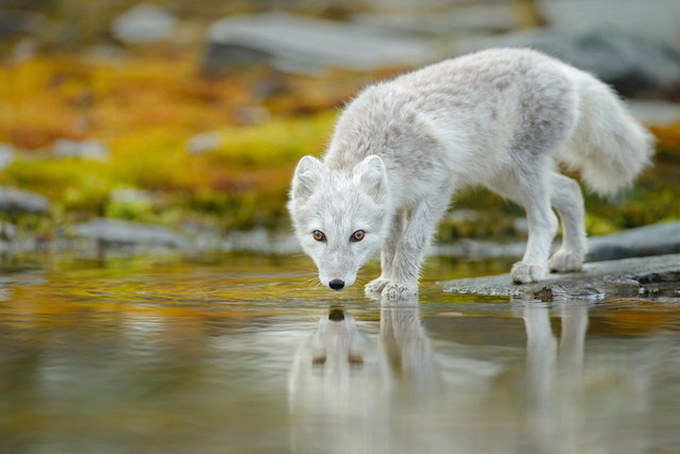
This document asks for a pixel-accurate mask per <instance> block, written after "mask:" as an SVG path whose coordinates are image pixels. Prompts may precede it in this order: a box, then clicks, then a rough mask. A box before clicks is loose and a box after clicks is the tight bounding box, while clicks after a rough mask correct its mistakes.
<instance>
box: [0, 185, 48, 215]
mask: <svg viewBox="0 0 680 454" xmlns="http://www.w3.org/2000/svg"><path fill="white" fill-rule="evenodd" d="M49 211H50V204H49V202H48V201H47V199H46V198H44V197H43V196H41V195H39V194H36V193H34V192H30V191H25V190H23V189H17V188H11V187H8V186H0V212H3V213H34V214H46V213H49Z"/></svg>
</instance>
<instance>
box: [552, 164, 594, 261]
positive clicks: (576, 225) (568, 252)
mask: <svg viewBox="0 0 680 454" xmlns="http://www.w3.org/2000/svg"><path fill="white" fill-rule="evenodd" d="M551 183H552V184H551V193H550V201H551V203H552V205H553V206H554V207H555V209H556V210H557V213H558V214H559V216H560V221H561V223H562V245H561V246H560V248H559V249H558V250H557V251H556V252H555V253H554V254H553V255H552V257H550V260H549V261H548V266H549V267H550V270H551V271H556V272H560V273H565V272H570V271H580V270H581V269H582V267H583V259H584V257H585V253H586V251H587V246H586V232H585V226H584V220H583V219H584V216H585V210H584V207H583V194H582V193H581V188H580V187H579V185H578V183H577V182H576V181H574V180H572V179H571V178H569V177H566V176H564V175H561V174H559V173H553V174H552V176H551Z"/></svg>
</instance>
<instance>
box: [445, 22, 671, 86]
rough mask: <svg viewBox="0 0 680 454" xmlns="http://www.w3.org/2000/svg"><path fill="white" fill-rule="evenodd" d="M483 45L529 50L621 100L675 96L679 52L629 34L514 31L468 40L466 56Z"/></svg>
mask: <svg viewBox="0 0 680 454" xmlns="http://www.w3.org/2000/svg"><path fill="white" fill-rule="evenodd" d="M488 47H531V48H533V49H537V50H541V51H543V52H546V53H548V54H550V55H552V56H555V57H557V58H559V59H561V60H564V61H565V62H568V63H570V64H572V65H574V66H576V67H578V68H581V69H584V70H586V71H588V72H590V73H593V74H595V75H596V76H597V77H599V78H600V79H602V80H603V81H604V82H606V83H608V84H610V85H612V86H613V87H614V88H615V89H616V90H617V91H618V92H619V93H620V94H621V95H622V96H625V97H634V96H638V95H645V96H648V95H655V96H673V95H677V94H678V93H680V53H678V52H677V51H675V50H673V49H672V48H671V47H670V46H668V45H666V44H664V43H662V42H660V41H654V40H652V39H647V38H642V37H640V36H638V35H635V34H632V33H630V32H624V31H617V30H611V29H594V30H585V31H554V30H549V31H538V32H516V33H510V34H507V35H501V36H497V37H487V38H479V39H473V40H468V41H467V42H464V43H463V44H462V45H461V46H459V48H458V53H467V52H471V51H475V50H480V49H484V48H488Z"/></svg>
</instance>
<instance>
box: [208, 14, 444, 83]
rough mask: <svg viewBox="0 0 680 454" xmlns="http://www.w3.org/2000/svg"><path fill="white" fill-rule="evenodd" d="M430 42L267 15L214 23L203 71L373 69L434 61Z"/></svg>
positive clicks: (345, 25) (350, 26) (364, 28)
mask: <svg viewBox="0 0 680 454" xmlns="http://www.w3.org/2000/svg"><path fill="white" fill-rule="evenodd" d="M433 58H434V56H433V46H431V45H430V43H429V42H428V41H425V40H422V39H417V38H413V37H410V36H407V35H405V34H400V33H386V32H384V31H379V30H377V29H375V28H372V27H367V26H362V25H357V24H350V23H343V22H335V21H329V20H322V19H313V18H308V17H301V16H295V15H290V14H283V13H265V14H260V15H253V16H240V17H229V18H226V19H222V20H218V21H216V22H214V23H213V24H212V25H211V26H210V28H209V32H208V46H207V48H206V51H205V55H204V58H203V63H202V67H203V68H202V69H203V72H204V73H207V74H219V73H221V72H225V71H229V70H233V69H238V68H240V67H243V66H247V65H251V64H257V63H266V64H269V65H270V66H273V67H275V68H277V69H280V70H283V71H289V72H299V73H307V72H314V71H318V70H319V69H323V68H344V69H352V70H371V69H377V68H382V67H386V66H397V65H401V66H413V65H417V64H421V63H424V62H426V61H429V60H432V59H433Z"/></svg>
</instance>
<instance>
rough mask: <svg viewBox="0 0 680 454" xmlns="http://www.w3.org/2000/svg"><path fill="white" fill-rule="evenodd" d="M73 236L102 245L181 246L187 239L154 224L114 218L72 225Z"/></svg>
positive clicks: (185, 243)
mask: <svg viewBox="0 0 680 454" xmlns="http://www.w3.org/2000/svg"><path fill="white" fill-rule="evenodd" d="M73 234H74V235H75V236H79V237H83V238H88V239H91V240H95V241H97V242H98V243H99V244H100V245H103V246H116V245H122V246H161V247H169V248H182V247H185V246H186V245H187V240H186V239H185V238H184V237H183V236H181V235H179V234H177V233H175V232H173V231H172V230H170V229H168V228H165V227H160V226H156V225H149V224H142V223H139V222H129V221H120V220H115V219H95V220H93V221H90V222H85V223H81V224H76V225H75V226H73Z"/></svg>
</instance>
